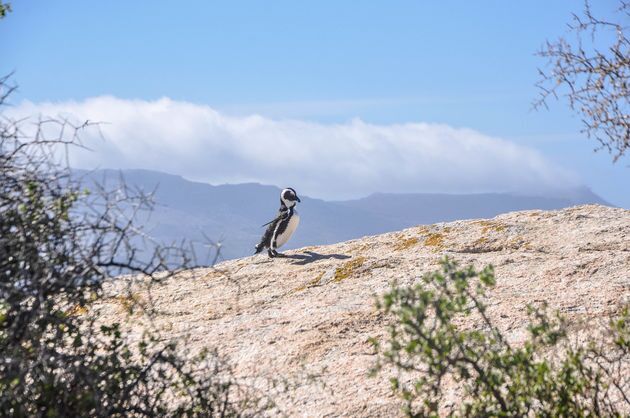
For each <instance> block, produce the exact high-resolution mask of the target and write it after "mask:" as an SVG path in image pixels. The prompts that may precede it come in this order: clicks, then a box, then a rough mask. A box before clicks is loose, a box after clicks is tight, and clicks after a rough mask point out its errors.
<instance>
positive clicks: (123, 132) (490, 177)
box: [6, 96, 577, 199]
mask: <svg viewBox="0 0 630 418" xmlns="http://www.w3.org/2000/svg"><path fill="white" fill-rule="evenodd" d="M6 113H8V115H9V116H10V117H24V116H39V115H44V116H63V117H67V118H69V119H72V120H75V121H77V122H79V121H84V120H90V121H100V122H104V123H103V124H102V125H101V127H100V130H101V132H102V134H103V137H101V136H100V135H97V134H96V132H94V131H92V132H90V131H87V132H85V135H84V143H85V144H86V145H87V146H89V147H90V148H91V149H92V150H93V151H91V152H90V151H79V150H73V151H72V152H71V154H70V163H71V164H72V165H73V166H74V167H77V168H95V167H98V168H145V169H153V170H160V171H165V172H169V173H173V174H180V175H182V176H184V177H186V178H189V179H193V180H200V181H207V182H210V183H214V184H220V183H241V182H260V183H264V184H274V185H278V186H280V187H283V186H292V187H294V188H295V189H297V190H298V191H299V192H300V193H301V194H306V195H310V196H314V197H322V198H327V199H343V198H351V197H360V196H365V195H367V194H370V193H373V192H445V193H474V192H491V191H496V192H499V191H512V192H520V193H530V192H541V191H548V190H554V189H559V188H560V189H562V188H567V187H574V186H576V185H577V180H576V177H575V175H574V174H573V173H571V172H568V171H566V170H564V169H563V168H561V167H557V166H554V165H553V164H551V163H550V162H549V161H547V160H546V159H545V158H544V157H543V156H542V155H541V154H540V153H538V152H536V151H534V150H532V149H529V148H526V147H523V146H519V145H516V144H514V143H511V142H509V141H505V140H502V139H500V138H493V137H490V136H487V135H484V134H482V133H479V132H476V131H474V130H470V129H459V128H453V127H450V126H448V125H440V124H427V123H405V124H392V125H374V124H369V123H366V122H363V121H361V120H359V119H355V120H352V121H349V122H347V123H341V124H320V123H314V122H307V121H300V120H277V119H269V118H265V117H261V116H258V115H252V116H246V117H233V116H227V115H225V114H222V113H220V112H218V111H217V110H214V109H212V108H210V107H208V106H204V105H197V104H192V103H187V102H181V101H174V100H171V99H168V98H163V99H159V100H156V101H142V100H124V99H119V98H115V97H108V96H104V97H96V98H91V99H87V100H85V101H81V102H61V103H31V102H23V103H22V104H20V105H19V106H17V107H14V108H12V109H11V110H10V111H8V112H6Z"/></svg>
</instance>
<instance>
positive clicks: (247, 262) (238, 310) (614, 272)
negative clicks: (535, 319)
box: [101, 205, 630, 416]
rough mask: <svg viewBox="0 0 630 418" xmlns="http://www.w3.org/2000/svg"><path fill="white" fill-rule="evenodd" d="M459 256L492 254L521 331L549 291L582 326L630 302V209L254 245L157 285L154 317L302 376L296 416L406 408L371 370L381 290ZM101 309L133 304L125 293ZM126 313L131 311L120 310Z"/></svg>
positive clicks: (235, 354)
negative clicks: (268, 249)
mask: <svg viewBox="0 0 630 418" xmlns="http://www.w3.org/2000/svg"><path fill="white" fill-rule="evenodd" d="M445 255H448V256H449V257H452V258H453V259H455V260H457V261H458V262H459V263H460V264H463V265H468V264H473V265H475V266H477V267H482V266H484V265H487V264H492V265H494V266H495V272H496V276H497V285H496V286H495V288H494V289H493V290H492V291H491V292H490V294H489V296H488V301H487V303H488V305H489V307H490V309H489V313H490V315H491V316H492V318H493V319H494V320H495V321H497V322H498V323H499V325H500V326H501V327H502V329H504V330H505V331H506V333H507V335H508V336H509V338H510V339H511V340H512V341H513V342H515V343H518V342H519V341H520V340H522V339H523V338H524V336H525V335H526V334H525V332H526V329H525V325H526V319H527V314H526V306H527V305H528V304H535V303H540V302H547V303H548V304H549V306H550V307H551V308H552V309H557V310H559V311H560V312H562V313H563V314H564V315H565V316H566V317H567V318H568V319H569V322H570V323H572V324H579V323H582V322H583V321H595V322H597V321H604V320H606V319H607V318H609V317H610V316H611V315H612V314H614V313H615V312H616V311H617V310H618V309H619V307H620V305H622V304H624V303H628V302H630V211H628V210H624V209H617V208H610V207H605V206H598V205H589V206H578V207H574V208H569V209H565V210H560V211H525V212H514V213H508V214H504V215H500V216H497V217H495V218H493V219H488V220H464V221H457V222H450V223H440V224H434V225H424V226H418V227H414V228H409V229H405V230H403V231H400V232H394V233H388V234H383V235H378V236H371V237H365V238H362V239H357V240H352V241H347V242H343V243H339V244H335V245H329V246H324V247H307V248H302V249H299V250H295V251H290V252H287V256H288V257H286V258H279V259H273V260H272V259H269V258H267V257H266V256H255V257H248V258H242V259H238V260H232V261H228V262H224V263H221V264H218V265H217V266H216V267H215V268H209V269H203V270H196V271H194V272H187V273H184V274H182V275H181V276H180V277H178V278H177V279H175V280H171V281H169V282H167V283H165V284H164V285H161V286H157V287H154V288H153V289H152V300H153V301H154V303H155V307H156V308H157V309H158V312H159V315H158V317H157V319H156V324H157V325H159V326H161V327H163V329H165V330H166V332H167V334H168V335H169V336H170V337H174V338H177V337H178V336H181V335H184V334H189V335H190V343H189V344H190V345H191V346H192V347H195V348H199V349H200V348H202V347H217V348H218V350H219V351H220V352H221V353H223V354H224V355H226V356H227V357H228V358H229V359H230V361H231V362H232V364H233V365H234V368H235V371H236V373H237V374H239V375H242V376H260V377H263V378H264V377H268V378H274V377H285V378H288V379H294V380H295V379H297V380H299V379H301V378H303V377H304V376H305V375H307V374H313V375H317V376H319V377H318V378H317V379H315V380H313V381H310V380H303V381H301V384H300V385H299V387H298V388H297V389H296V390H295V391H294V392H293V396H292V397H290V398H286V399H280V401H279V403H280V405H281V407H282V409H283V410H284V411H285V412H286V413H287V414H288V415H291V416H377V415H378V416H396V415H399V402H398V400H397V399H396V398H395V397H394V396H393V395H392V394H391V392H390V389H389V384H388V382H387V379H386V378H384V377H381V378H378V377H377V378H370V377H368V371H369V369H370V367H371V366H372V365H373V362H374V356H373V354H372V349H371V345H370V343H369V341H368V339H369V338H370V337H379V336H382V335H384V333H385V331H386V323H385V319H384V318H383V317H382V316H381V315H380V314H379V313H378V312H377V311H376V310H375V307H374V301H375V297H376V296H377V295H380V294H382V293H383V292H385V291H386V290H387V289H388V288H389V286H390V284H391V283H392V282H394V281H396V282H398V283H399V284H402V285H407V284H412V283H415V282H417V281H418V279H419V277H421V276H422V275H423V274H424V273H426V272H429V271H432V270H435V269H437V268H438V267H439V260H440V259H441V258H442V257H443V256H445ZM101 309H102V315H108V317H116V316H117V315H123V314H122V310H121V309H120V307H119V306H118V307H117V306H116V302H112V303H109V304H106V305H104V306H102V307H101ZM121 318H122V316H121Z"/></svg>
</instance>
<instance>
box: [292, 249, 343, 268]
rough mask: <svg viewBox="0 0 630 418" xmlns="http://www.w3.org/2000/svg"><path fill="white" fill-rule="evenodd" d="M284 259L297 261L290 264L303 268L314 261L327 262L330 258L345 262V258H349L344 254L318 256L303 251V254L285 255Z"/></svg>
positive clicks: (311, 252)
mask: <svg viewBox="0 0 630 418" xmlns="http://www.w3.org/2000/svg"><path fill="white" fill-rule="evenodd" d="M284 258H288V259H291V260H297V261H294V262H292V263H291V264H295V265H298V266H303V265H305V264H310V263H313V262H315V261H319V260H328V259H331V258H334V259H335V260H345V259H347V258H350V256H349V255H345V254H319V253H316V252H313V251H304V253H302V254H291V255H285V256H284Z"/></svg>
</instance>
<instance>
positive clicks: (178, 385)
mask: <svg viewBox="0 0 630 418" xmlns="http://www.w3.org/2000/svg"><path fill="white" fill-rule="evenodd" d="M0 81H1V82H0V107H1V106H2V104H3V103H4V102H5V100H6V98H7V97H8V94H9V93H10V91H11V88H9V87H8V86H7V83H6V81H7V80H6V79H4V80H0ZM0 110H1V109H0ZM87 128H89V126H87V125H81V126H75V125H73V124H71V123H70V122H69V121H67V120H60V119H50V120H42V119H40V120H39V121H37V122H36V123H35V124H26V122H25V121H15V120H11V119H8V118H6V117H4V116H2V114H0V415H2V416H16V417H20V416H23V417H27V416H28V417H32V416H47V417H56V416H81V417H99V416H102V417H105V416H108V417H109V416H121V417H122V416H125V417H126V416H199V417H202V416H203V417H211V416H246V415H255V414H257V413H259V412H260V411H261V410H264V409H266V408H268V407H270V405H271V403H270V401H269V400H267V399H265V398H262V397H256V396H254V395H253V394H252V393H251V392H250V391H247V390H246V389H245V388H243V387H242V386H241V385H239V384H237V383H236V381H235V380H234V378H233V377H232V373H231V372H230V370H229V369H228V368H227V366H226V365H225V363H224V362H222V361H220V359H219V357H218V356H217V355H216V353H213V352H202V353H189V352H187V350H186V349H185V341H179V342H178V341H170V340H165V339H164V338H163V337H162V336H160V334H159V333H158V332H157V330H155V329H150V328H147V329H146V330H145V332H144V334H143V336H142V337H141V338H139V339H138V338H136V339H131V338H129V335H128V334H127V331H125V329H126V327H125V324H124V323H115V322H111V321H108V320H107V319H106V318H97V317H96V315H92V307H93V306H94V305H95V303H98V302H99V301H102V300H103V298H104V297H105V292H104V289H103V284H104V283H105V282H106V281H107V280H108V279H109V278H110V277H112V276H115V275H119V274H130V275H133V276H135V277H142V281H143V283H146V284H148V285H151V284H155V283H158V282H160V281H164V280H168V279H169V278H170V277H171V276H172V275H173V274H174V271H176V270H177V269H180V268H189V267H191V266H192V265H193V262H192V261H193V259H192V258H191V257H190V255H189V253H188V252H187V251H185V249H184V248H182V247H163V246H154V247H152V248H153V250H152V251H153V254H152V256H151V257H148V258H149V260H148V261H147V257H142V258H139V256H138V254H139V250H138V248H137V243H138V242H139V239H144V236H143V233H142V230H141V228H140V226H139V225H136V223H135V221H134V219H135V216H134V215H135V214H136V213H138V211H141V210H143V209H149V208H150V199H149V198H148V197H147V196H145V195H143V194H142V193H140V192H136V191H132V190H128V189H124V188H123V189H118V190H112V191H110V192H105V191H104V190H101V193H92V194H87V193H85V192H83V191H82V190H81V189H80V187H79V185H78V184H77V183H76V182H75V181H74V180H73V179H72V176H71V174H70V172H69V170H68V169H66V168H64V167H65V165H59V164H57V163H56V161H58V157H59V155H60V154H59V146H60V145H70V146H81V144H80V141H79V134H80V132H81V131H82V130H83V129H87ZM174 259H177V260H179V261H178V263H176V265H173V264H172V263H171V260H174ZM142 260H144V261H142ZM167 260H168V262H167ZM139 308H142V307H139ZM145 308H146V306H145ZM145 313H146V314H147V315H150V313H151V310H150V309H147V310H145Z"/></svg>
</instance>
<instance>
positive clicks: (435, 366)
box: [374, 259, 630, 417]
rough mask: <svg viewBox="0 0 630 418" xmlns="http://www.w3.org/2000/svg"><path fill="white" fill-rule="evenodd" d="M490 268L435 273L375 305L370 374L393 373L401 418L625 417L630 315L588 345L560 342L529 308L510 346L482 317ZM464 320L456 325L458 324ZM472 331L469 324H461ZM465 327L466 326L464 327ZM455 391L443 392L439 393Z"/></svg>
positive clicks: (550, 320)
mask: <svg viewBox="0 0 630 418" xmlns="http://www.w3.org/2000/svg"><path fill="white" fill-rule="evenodd" d="M494 284H495V276H494V273H493V270H492V267H486V268H484V269H483V270H481V271H476V270H475V269H473V268H472V267H469V268H464V269H460V268H458V266H457V264H456V263H454V262H453V261H451V260H448V259H445V260H444V261H443V263H442V269H441V271H436V272H433V273H430V274H427V275H425V276H424V277H423V278H422V281H421V282H420V283H419V284H417V285H415V286H413V287H398V286H393V287H392V289H391V290H390V291H389V292H388V293H387V294H385V295H384V296H383V297H382V298H381V299H379V303H378V305H379V308H380V309H382V310H383V311H384V312H385V313H386V314H388V315H389V316H390V318H391V319H392V325H391V327H390V332H389V339H388V340H387V341H386V342H385V343H384V344H380V343H379V342H378V341H377V340H374V345H375V348H376V350H377V353H378V359H379V360H378V363H377V365H376V368H375V372H379V371H380V372H381V373H383V372H384V370H383V368H388V369H393V370H395V373H394V376H395V377H392V378H391V384H392V387H393V390H394V391H395V392H397V393H398V394H399V395H400V396H401V397H402V399H403V400H404V411H405V413H406V415H407V416H414V417H423V416H438V415H453V416H503V417H508V416H509V417H517V416H518V417H521V416H571V417H579V416H603V415H607V416H622V415H623V416H625V415H626V414H627V413H628V412H630V400H629V398H628V395H627V394H628V393H630V392H629V391H628V390H629V389H630V369H629V365H630V321H629V319H630V315H629V312H628V308H627V307H626V308H624V309H622V312H621V315H620V316H619V318H617V319H615V320H613V321H612V322H611V323H610V324H609V327H608V329H606V330H605V332H603V333H602V335H601V338H598V339H597V340H596V339H595V338H593V339H592V340H589V341H585V342H583V343H581V344H578V343H576V342H575V341H574V340H573V339H569V335H568V332H567V324H566V323H565V321H564V320H563V319H562V318H561V317H560V316H558V315H555V316H552V315H549V314H548V313H547V312H546V309H544V308H540V309H534V308H531V307H530V308H529V313H530V323H529V327H528V331H529V335H528V338H527V339H526V341H525V342H524V343H523V344H518V345H516V344H511V343H510V342H508V341H507V340H506V337H505V335H504V333H503V332H502V331H501V330H500V329H499V328H498V327H497V325H496V324H495V323H494V322H493V320H492V319H491V318H490V317H489V316H488V312H487V309H486V305H485V304H484V301H483V300H484V295H485V293H486V291H487V289H489V288H491V287H492V286H493V285H494ZM464 318H466V322H463V321H462V320H463V319H464ZM471 323H472V324H474V325H472V326H471V325H470V324H471ZM466 324H467V325H466ZM454 386H455V387H458V389H456V390H457V391H458V392H455V393H452V392H449V389H448V388H449V387H450V388H453V387H454Z"/></svg>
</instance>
